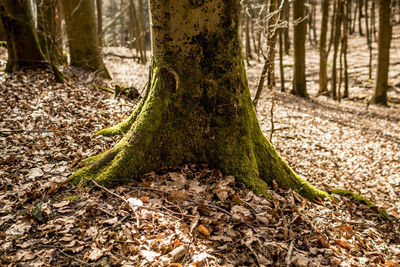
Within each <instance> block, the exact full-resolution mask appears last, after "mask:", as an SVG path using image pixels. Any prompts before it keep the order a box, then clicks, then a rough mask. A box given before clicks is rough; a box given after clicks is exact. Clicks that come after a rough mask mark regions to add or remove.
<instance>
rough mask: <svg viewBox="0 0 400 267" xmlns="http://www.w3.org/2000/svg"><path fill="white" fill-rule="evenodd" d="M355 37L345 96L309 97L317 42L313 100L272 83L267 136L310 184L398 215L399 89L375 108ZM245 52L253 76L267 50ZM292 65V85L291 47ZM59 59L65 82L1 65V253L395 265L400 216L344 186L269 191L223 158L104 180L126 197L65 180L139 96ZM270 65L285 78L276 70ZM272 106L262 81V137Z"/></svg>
mask: <svg viewBox="0 0 400 267" xmlns="http://www.w3.org/2000/svg"><path fill="white" fill-rule="evenodd" d="M395 32H396V30H395ZM397 32H398V31H397ZM354 38H355V41H354V42H350V44H351V47H350V49H349V51H350V55H349V66H350V73H351V76H350V99H349V100H343V101H342V102H341V103H337V102H334V101H331V100H330V99H328V98H326V97H325V96H319V97H315V96H313V95H315V94H316V91H317V79H318V78H317V77H318V72H317V70H318V55H317V53H316V52H314V51H315V49H311V47H309V48H308V56H307V72H308V76H307V77H308V78H307V79H308V86H309V87H308V89H309V92H310V94H311V95H312V99H311V100H304V99H300V98H298V97H294V96H292V95H290V94H289V93H281V92H278V91H275V93H274V99H275V105H274V127H275V132H274V134H273V139H272V142H273V144H274V145H275V146H276V148H277V149H278V151H279V152H280V153H281V155H282V156H283V157H284V158H285V159H286V160H287V161H288V162H289V164H290V166H292V167H293V168H294V169H295V170H296V172H298V173H299V174H301V175H302V176H303V177H305V178H306V179H308V180H309V181H310V182H311V183H313V184H315V185H317V186H319V187H321V188H323V189H325V190H329V189H333V188H344V189H350V190H353V191H355V192H356V193H361V194H363V195H365V196H366V197H368V198H369V199H371V200H373V201H374V202H375V203H376V204H377V205H379V206H381V207H384V208H385V209H386V210H387V211H388V212H389V214H391V215H394V216H397V217H399V216H400V203H399V201H400V200H399V195H400V174H399V170H400V127H399V123H400V109H399V107H400V106H399V104H398V103H399V102H400V101H399V99H400V93H399V92H397V91H396V89H392V90H391V91H390V92H389V97H390V101H389V103H390V107H389V108H384V107H375V106H369V107H368V109H367V106H366V101H367V100H368V98H369V97H370V95H372V90H373V85H374V83H373V81H370V80H369V79H368V75H367V67H366V64H367V61H368V51H366V50H365V49H364V50H363V49H361V48H360V47H361V43H362V42H363V41H364V40H362V39H360V38H358V37H354ZM357 38H358V39H357ZM398 40H399V37H398V36H396V35H394V40H393V42H392V44H393V48H392V54H391V61H392V65H391V73H390V82H391V84H392V85H396V84H397V83H400V81H399V80H398V79H397V76H398V74H399V73H400V66H399V64H398V63H397V62H398V61H400V52H399V51H400V50H399V48H400V44H399V43H398ZM363 47H364V44H363ZM110 49H111V48H110ZM111 50H113V51H114V52H115V53H126V51H123V50H120V49H111ZM352 51H354V52H352ZM106 62H107V65H108V66H109V68H110V70H111V72H112V75H113V77H114V81H113V82H111V83H119V84H122V85H126V86H134V87H135V88H137V89H138V91H139V92H141V91H142V88H143V87H144V85H145V83H146V79H147V67H146V66H142V65H139V64H136V63H135V62H133V60H128V59H120V58H118V57H108V58H107V60H106ZM2 64H3V66H4V58H3V62H2ZM251 64H252V66H251V67H249V68H248V77H249V83H250V86H251V88H254V87H255V84H256V82H257V77H258V75H259V73H260V68H261V67H262V63H258V62H256V61H252V62H251ZM285 64H286V65H287V66H288V67H287V68H286V79H287V88H290V87H289V86H290V82H289V81H290V79H291V76H290V72H291V68H290V66H291V58H290V56H286V57H285ZM360 66H363V67H360ZM64 71H65V72H66V73H67V75H68V76H71V77H72V79H73V80H70V81H67V83H66V84H64V85H61V84H57V83H55V82H54V80H53V78H52V75H51V74H49V73H46V72H32V71H31V72H27V73H16V74H5V73H4V72H0V83H1V85H0V86H1V96H0V97H1V99H0V100H1V101H0V102H1V103H5V104H4V105H2V106H1V110H0V112H1V120H0V146H1V147H2V153H1V155H0V175H1V177H2V179H1V182H0V188H1V190H2V194H1V198H0V205H1V206H2V209H1V214H0V243H1V247H0V251H1V252H2V253H1V254H2V256H1V258H0V261H1V264H4V265H7V264H9V265H15V264H17V263H18V264H20V265H24V264H28V265H32V266H35V265H36V266H41V265H43V264H45V265H49V266H50V265H51V266H53V265H76V266H80V265H96V264H100V262H102V263H103V264H110V265H116V264H121V265H124V266H127V265H132V266H136V264H137V263H140V264H141V266H168V265H169V264H171V263H173V262H175V265H174V266H179V264H178V263H180V264H183V265H188V264H193V265H194V266H218V265H222V264H224V263H225V264H231V265H234V266H238V265H243V266H250V265H252V264H253V265H261V266H263V265H278V264H281V265H285V264H289V263H292V264H294V265H296V266H310V265H314V266H318V265H320V266H321V265H322V266H323V265H328V266H329V265H330V266H332V265H343V266H346V265H350V264H353V265H355V266H365V265H368V264H369V265H386V266H396V264H397V265H398V264H399V260H400V240H399V233H400V229H399V221H398V220H397V219H395V218H394V217H390V220H385V219H383V218H382V217H381V216H380V215H379V214H378V213H377V210H376V209H371V208H368V207H367V206H366V205H365V204H364V203H362V202H357V201H354V200H351V198H350V197H349V196H344V197H340V196H337V197H338V199H337V200H336V201H326V202H323V203H311V202H308V201H306V200H304V199H303V198H302V197H300V196H299V195H297V194H296V193H294V192H292V191H286V190H282V189H279V188H276V187H274V188H271V191H270V193H271V196H272V198H271V199H270V200H266V199H263V198H261V197H258V196H255V195H254V194H252V193H251V192H249V191H248V190H246V189H245V188H243V187H241V186H240V185H238V184H236V183H235V182H234V181H233V179H232V177H225V176H224V175H223V174H221V173H220V172H219V171H218V170H210V169H208V168H207V166H192V165H188V166H172V167H170V168H164V169H160V170H158V171H157V172H154V173H150V174H148V175H146V176H144V177H143V178H142V179H141V180H140V181H138V182H137V183H134V184H131V185H127V186H121V187H118V188H116V189H112V190H111V191H110V192H112V193H114V194H116V195H118V196H123V197H124V198H125V199H126V200H127V201H128V204H126V203H125V202H124V201H122V200H121V199H120V198H118V197H117V196H116V195H111V194H110V193H109V192H107V191H106V190H104V189H99V188H96V187H89V188H81V187H72V186H71V185H69V184H68V183H65V180H66V178H67V177H68V175H70V174H71V173H72V172H73V170H74V169H76V167H77V166H78V164H79V161H80V160H81V159H83V158H86V157H88V156H91V155H94V154H97V153H99V152H101V151H103V150H104V149H107V148H110V147H112V145H113V144H114V143H115V142H116V141H117V140H118V139H117V138H104V137H96V136H94V133H95V132H96V131H97V130H99V129H102V128H104V127H108V126H111V125H114V124H116V123H117V122H119V121H121V120H122V119H123V118H126V117H127V116H128V115H129V113H130V112H132V110H133V108H134V106H135V104H136V103H137V100H134V101H131V100H128V99H126V98H124V97H120V98H114V97H113V96H112V94H109V93H106V92H104V91H101V90H99V89H97V88H94V87H92V86H91V83H92V82H93V77H91V76H90V75H88V74H85V73H81V72H79V71H78V70H73V69H70V68H68V67H67V68H65V69H64ZM276 76H277V81H278V82H279V79H278V77H279V71H277V75H276ZM111 83H109V84H105V85H108V86H111ZM277 87H278V88H279V84H278V86H277ZM270 105H271V95H270V93H269V92H267V91H266V92H264V93H263V95H262V98H261V99H260V101H259V106H258V108H257V112H258V116H259V120H260V123H261V126H262V129H263V131H264V132H265V134H266V135H267V136H269V134H270V129H271V120H270V118H271V117H270ZM194 178H195V179H194ZM196 181H197V182H196ZM129 205H133V206H134V210H135V211H134V212H133V213H132V211H131V210H130V208H129Z"/></svg>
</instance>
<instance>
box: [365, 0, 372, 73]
mask: <svg viewBox="0 0 400 267" xmlns="http://www.w3.org/2000/svg"><path fill="white" fill-rule="evenodd" d="M364 7H365V15H364V16H365V34H366V37H367V44H368V51H369V64H368V79H372V32H371V30H370V27H369V25H368V0H365V3H364Z"/></svg>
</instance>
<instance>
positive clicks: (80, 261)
mask: <svg viewBox="0 0 400 267" xmlns="http://www.w3.org/2000/svg"><path fill="white" fill-rule="evenodd" d="M57 250H58V251H59V252H60V253H61V254H63V255H64V256H66V257H68V258H70V259H72V260H74V261H76V262H79V263H80V264H83V265H85V266H94V265H93V264H91V263H88V262H85V261H82V260H80V259H77V258H75V257H73V256H71V255H68V254H67V253H65V252H64V251H62V250H61V249H57Z"/></svg>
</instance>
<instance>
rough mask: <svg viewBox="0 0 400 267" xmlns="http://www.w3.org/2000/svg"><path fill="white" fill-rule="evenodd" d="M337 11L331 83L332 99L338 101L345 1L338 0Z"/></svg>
mask: <svg viewBox="0 0 400 267" xmlns="http://www.w3.org/2000/svg"><path fill="white" fill-rule="evenodd" d="M336 2H337V10H336V19H335V36H334V41H333V58H332V62H333V63H332V81H331V93H332V98H333V99H337V67H336V65H337V56H338V50H339V42H340V35H341V30H342V29H341V25H342V17H343V0H336Z"/></svg>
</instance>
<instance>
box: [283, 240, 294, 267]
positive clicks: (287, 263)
mask: <svg viewBox="0 0 400 267" xmlns="http://www.w3.org/2000/svg"><path fill="white" fill-rule="evenodd" d="M293 246H294V239H293V240H292V242H290V245H289V250H288V253H287V255H286V258H285V263H286V265H287V266H289V265H290V258H291V257H292V253H293Z"/></svg>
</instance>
